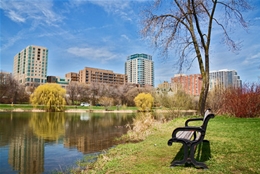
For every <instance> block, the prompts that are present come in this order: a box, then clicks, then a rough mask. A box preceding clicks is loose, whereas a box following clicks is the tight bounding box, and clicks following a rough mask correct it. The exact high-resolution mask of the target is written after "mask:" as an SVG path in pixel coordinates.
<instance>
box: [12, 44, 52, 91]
mask: <svg viewBox="0 0 260 174" xmlns="http://www.w3.org/2000/svg"><path fill="white" fill-rule="evenodd" d="M47 65H48V49H47V48H45V47H41V46H34V45H29V46H27V47H26V48H25V49H23V50H22V51H21V52H19V53H17V54H16V55H15V56H14V66H13V76H14V78H15V79H16V80H18V82H19V83H21V84H24V85H25V86H27V87H29V86H34V87H35V86H38V85H40V84H44V83H46V79H47Z"/></svg>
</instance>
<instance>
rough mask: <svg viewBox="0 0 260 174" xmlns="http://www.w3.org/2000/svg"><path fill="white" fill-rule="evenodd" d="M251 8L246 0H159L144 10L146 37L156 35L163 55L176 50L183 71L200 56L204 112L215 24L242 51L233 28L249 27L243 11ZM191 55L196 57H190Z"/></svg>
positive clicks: (233, 48)
mask: <svg viewBox="0 0 260 174" xmlns="http://www.w3.org/2000/svg"><path fill="white" fill-rule="evenodd" d="M248 9H250V6H249V4H248V2H247V1H246V0H221V1H220V0H173V1H167V0H166V1H164V0H156V1H155V3H154V6H151V7H149V8H147V9H146V10H144V20H143V30H142V33H143V35H144V37H151V38H152V40H153V42H154V44H155V46H156V47H157V48H159V49H161V50H162V53H163V55H167V53H168V51H169V50H170V49H173V50H175V53H177V54H178V57H179V59H178V63H179V67H180V70H181V69H182V68H183V66H184V65H185V63H188V64H189V65H190V64H191V62H192V61H193V60H195V59H197V61H198V64H199V69H200V73H201V76H202V79H203V86H202V90H201V94H200V99H199V108H200V113H201V114H203V113H204V110H205V104H206V99H207V95H208V90H209V69H210V67H209V61H210V44H211V41H212V32H213V24H214V26H215V24H216V26H219V27H220V29H221V30H222V31H223V39H224V42H225V43H226V44H227V45H228V46H229V47H230V49H231V50H238V49H239V47H238V46H239V45H237V44H236V43H235V42H234V40H232V38H231V37H230V35H229V29H230V28H232V27H233V26H234V25H233V24H241V26H242V27H247V24H246V22H245V20H244V18H243V15H242V12H243V11H245V10H248ZM216 10H218V11H216ZM216 12H219V14H216ZM221 14H223V15H221ZM231 24H232V25H231ZM191 57H194V58H192V59H190V60H189V58H191Z"/></svg>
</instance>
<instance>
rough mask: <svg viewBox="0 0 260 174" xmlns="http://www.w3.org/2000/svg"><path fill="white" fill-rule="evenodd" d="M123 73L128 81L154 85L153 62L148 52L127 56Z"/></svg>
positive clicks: (141, 84)
mask: <svg viewBox="0 0 260 174" xmlns="http://www.w3.org/2000/svg"><path fill="white" fill-rule="evenodd" d="M125 74H126V75H127V78H128V82H129V83H135V84H139V85H140V86H145V85H151V86H154V62H153V61H152V56H150V55H148V54H133V55H130V56H128V57H127V61H126V63H125Z"/></svg>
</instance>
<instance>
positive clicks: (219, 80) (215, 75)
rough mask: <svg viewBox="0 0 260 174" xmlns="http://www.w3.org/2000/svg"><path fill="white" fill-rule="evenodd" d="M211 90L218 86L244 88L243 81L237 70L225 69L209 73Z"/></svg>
mask: <svg viewBox="0 0 260 174" xmlns="http://www.w3.org/2000/svg"><path fill="white" fill-rule="evenodd" d="M209 81H210V83H209V90H212V89H213V88H214V87H216V86H218V87H221V88H228V87H236V88H237V87H242V80H241V79H240V77H239V76H238V75H237V72H236V71H235V70H228V69H223V70H219V71H211V72H210V73H209Z"/></svg>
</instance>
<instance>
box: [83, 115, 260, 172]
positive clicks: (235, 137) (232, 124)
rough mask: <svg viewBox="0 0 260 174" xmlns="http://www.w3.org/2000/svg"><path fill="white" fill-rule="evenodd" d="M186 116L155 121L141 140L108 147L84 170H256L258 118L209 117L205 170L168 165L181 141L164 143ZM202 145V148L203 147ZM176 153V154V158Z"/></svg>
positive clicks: (258, 162) (259, 153) (259, 159)
mask: <svg viewBox="0 0 260 174" xmlns="http://www.w3.org/2000/svg"><path fill="white" fill-rule="evenodd" d="M186 119H187V118H178V119H175V120H173V121H170V122H167V123H164V124H156V125H155V126H153V127H152V129H151V134H150V135H149V136H148V137H147V138H146V139H145V140H144V141H142V142H139V143H128V144H122V145H119V146H117V147H116V148H112V149H110V150H109V151H108V153H106V154H102V155H100V156H99V158H98V160H97V162H96V163H95V164H94V165H89V166H87V167H88V168H90V169H86V170H85V171H84V173H156V174H157V173H163V174H164V173H185V174H186V173H187V174H188V173H202V172H203V173H214V174H215V173H260V150H259V149H260V139H259V132H260V118H251V119H245V118H228V117H224V116H216V117H215V118H214V119H212V120H210V122H209V125H208V130H207V133H206V139H207V140H209V143H208V144H203V147H202V149H203V151H204V150H205V152H203V153H202V154H203V155H202V156H201V155H198V154H196V156H197V159H199V160H200V161H205V163H206V164H207V165H208V167H209V170H202V169H196V168H194V167H192V166H186V167H183V166H179V167H173V168H170V167H169V166H170V163H171V161H172V160H173V159H174V158H179V159H180V158H181V155H177V154H178V153H179V152H180V149H181V144H178V143H174V144H173V145H172V146H168V145H167V141H168V139H169V138H170V137H171V133H172V130H173V129H174V128H176V127H178V126H181V125H183V124H184V121H185V120H186ZM204 146H205V147H204ZM176 155H177V157H176Z"/></svg>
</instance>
